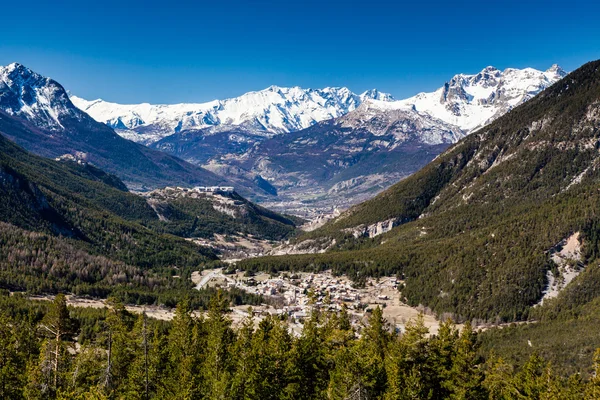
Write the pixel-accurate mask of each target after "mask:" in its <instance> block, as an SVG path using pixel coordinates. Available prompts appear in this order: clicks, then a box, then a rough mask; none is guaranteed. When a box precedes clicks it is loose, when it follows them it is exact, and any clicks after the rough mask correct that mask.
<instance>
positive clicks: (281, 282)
mask: <svg viewBox="0 0 600 400" xmlns="http://www.w3.org/2000/svg"><path fill="white" fill-rule="evenodd" d="M389 285H391V286H390V287H394V288H395V287H397V282H396V280H395V279H392V280H390V281H389ZM228 286H237V287H239V288H240V289H243V290H245V291H247V292H250V293H255V294H260V295H263V296H265V297H271V298H272V297H279V298H281V299H282V300H283V302H282V305H281V306H280V307H277V309H276V310H269V311H267V310H264V312H268V313H270V314H273V313H274V314H287V315H288V316H290V317H292V318H294V319H296V320H302V319H304V318H306V317H307V316H308V315H309V314H310V309H311V308H312V307H315V306H316V307H320V308H322V309H327V310H338V311H339V310H341V309H342V307H343V306H345V307H346V308H348V309H350V310H355V311H357V312H361V311H362V310H363V308H364V307H365V304H364V303H366V302H367V301H366V299H365V296H366V295H367V294H366V291H365V289H360V288H355V287H353V286H352V284H351V283H350V281H349V280H348V279H345V278H337V277H334V276H332V275H331V274H330V273H319V274H302V276H298V275H292V276H291V277H290V276H287V275H283V276H280V277H275V278H269V279H264V280H257V279H255V278H252V277H251V278H248V279H246V280H237V281H236V282H235V284H232V282H229V285H228ZM369 300H373V299H369ZM377 300H388V296H377Z"/></svg>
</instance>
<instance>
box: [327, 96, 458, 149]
mask: <svg viewBox="0 0 600 400" xmlns="http://www.w3.org/2000/svg"><path fill="white" fill-rule="evenodd" d="M335 123H336V124H337V125H339V126H340V127H341V128H345V129H349V130H361V131H366V132H369V133H371V134H372V135H373V136H375V137H383V136H385V137H388V138H390V139H391V141H390V142H388V143H387V144H388V145H387V146H386V147H389V146H391V148H393V147H395V146H398V145H399V144H402V143H404V142H406V141H407V140H414V141H418V142H420V143H423V144H428V145H437V144H443V143H448V144H450V143H456V142H457V141H458V140H460V139H462V138H463V137H464V136H465V132H464V131H463V130H462V129H460V128H459V127H458V126H456V125H452V124H449V123H447V122H445V121H442V120H441V119H438V118H435V117H433V116H431V115H429V114H427V113H425V112H419V111H417V110H416V109H415V107H414V106H411V105H400V104H397V102H385V101H379V100H366V101H365V102H363V103H362V104H361V105H360V106H359V107H358V108H357V109H356V110H354V111H352V112H349V113H348V114H346V115H344V116H343V117H340V118H338V119H337V120H336V121H335Z"/></svg>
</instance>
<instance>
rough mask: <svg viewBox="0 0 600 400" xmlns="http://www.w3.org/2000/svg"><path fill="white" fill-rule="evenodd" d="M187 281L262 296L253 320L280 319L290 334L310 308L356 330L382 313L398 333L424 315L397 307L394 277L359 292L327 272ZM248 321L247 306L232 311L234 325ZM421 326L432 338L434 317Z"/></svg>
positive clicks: (214, 273)
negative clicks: (340, 315) (345, 319)
mask: <svg viewBox="0 0 600 400" xmlns="http://www.w3.org/2000/svg"><path fill="white" fill-rule="evenodd" d="M192 281H193V282H194V284H195V285H196V289H202V288H204V287H209V286H210V287H220V288H222V289H224V290H227V289H230V288H237V289H241V290H244V291H246V292H248V293H253V294H257V295H261V296H263V298H264V299H265V303H264V304H261V305H260V306H253V307H252V312H253V315H254V316H256V318H257V319H261V318H262V317H263V316H265V315H267V314H272V315H285V316H286V318H287V319H288V321H289V323H290V329H291V330H292V332H294V333H299V332H300V331H301V330H302V326H303V323H304V320H305V319H306V318H308V317H309V316H310V313H311V311H312V310H313V309H314V308H318V309H321V310H329V311H341V310H342V308H345V309H346V310H347V312H348V315H349V316H350V320H351V322H352V324H353V325H354V326H355V327H356V328H357V329H358V330H360V328H361V326H362V324H363V323H364V322H365V321H366V318H367V316H368V314H369V312H370V311H372V310H373V308H375V307H381V308H382V309H383V315H384V317H385V318H386V319H387V321H388V322H389V323H390V324H391V326H392V327H394V328H396V329H397V330H400V331H403V330H404V328H405V326H406V324H407V323H408V322H409V321H411V320H412V321H414V320H415V318H416V317H417V316H418V315H419V314H420V313H421V311H423V310H419V309H417V308H414V307H410V306H408V305H406V304H404V303H403V302H402V301H401V293H400V291H399V290H398V285H401V284H402V282H401V281H399V280H398V279H397V278H396V277H382V278H379V279H374V278H369V279H367V280H366V283H365V285H364V287H359V286H357V285H356V284H355V283H353V282H352V281H351V280H350V279H349V278H348V277H346V276H334V275H333V274H332V273H331V272H330V271H324V272H318V273H306V272H298V273H295V272H282V273H279V274H277V275H270V274H267V273H258V274H256V275H254V274H252V273H247V272H244V271H235V272H234V271H232V270H224V269H221V268H218V269H210V270H204V271H197V272H194V273H193V274H192ZM247 316H248V306H235V307H233V313H232V319H233V320H234V322H238V321H241V320H242V319H243V318H245V317H247ZM424 322H425V325H426V326H427V327H428V328H429V329H430V332H431V333H435V332H437V328H438V324H439V323H438V321H437V320H436V319H435V318H434V317H433V316H431V315H424Z"/></svg>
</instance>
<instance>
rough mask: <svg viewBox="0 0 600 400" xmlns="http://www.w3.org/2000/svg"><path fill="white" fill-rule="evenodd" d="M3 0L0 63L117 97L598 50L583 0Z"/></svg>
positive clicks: (366, 80) (200, 96) (349, 79)
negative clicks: (18, 65) (20, 67)
mask: <svg viewBox="0 0 600 400" xmlns="http://www.w3.org/2000/svg"><path fill="white" fill-rule="evenodd" d="M522 3H526V4H522ZM1 9H2V22H1V23H0V64H2V65H5V64H8V63H10V62H13V61H17V62H20V63H23V64H25V65H27V66H29V67H30V68H33V69H34V70H36V71H38V72H40V73H42V74H44V75H48V76H51V77H53V78H55V79H56V80H58V81H59V82H61V83H62V84H63V85H64V86H65V87H66V88H67V89H69V90H71V92H73V93H75V94H77V95H79V96H82V97H85V98H88V99H94V98H99V97H100V98H103V99H105V100H110V101H116V102H126V103H127V102H143V101H147V102H152V103H176V102H184V101H185V102H192V101H208V100H212V99H215V98H225V97H231V96H237V95H239V94H242V93H244V92H247V91H250V90H259V89H263V88H265V87H268V86H270V85H272V84H275V85H279V86H292V85H298V86H302V87H313V88H316V87H325V86H348V87H349V88H350V89H352V90H353V91H355V92H362V91H363V90H366V89H369V88H374V87H375V88H378V89H380V90H382V91H386V92H390V93H392V94H393V95H394V96H396V97H397V98H403V97H407V96H410V95H413V94H415V93H417V92H419V91H424V90H432V89H434V88H437V87H439V86H441V84H442V83H443V82H444V81H446V80H448V79H449V78H450V77H451V76H452V75H454V74H455V73H459V72H465V73H475V72H478V71H479V70H481V69H482V68H484V67H485V66H487V65H494V66H496V67H498V68H501V69H502V68H506V67H517V68H520V67H526V66H531V67H534V68H538V69H546V68H548V67H549V66H550V65H551V64H553V63H558V64H560V65H561V66H563V68H565V69H567V70H572V69H574V68H576V67H578V66H579V65H581V64H583V63H585V62H586V61H589V60H592V59H598V58H600V22H599V21H598V16H600V5H598V2H596V1H592V0H589V1H580V0H571V1H564V0H563V1H560V2H559V1H554V0H548V1H538V0H531V1H528V0H522V1H512V0H504V1H425V0H422V1H419V0H416V1H410V2H409V1H401V0H400V1H391V0H387V1H381V0H364V1H353V0H348V1H344V2H342V1H326V0H321V1H313V0H307V1H294V0H280V1H274V0H272V1H264V0H246V1H227V0H213V1H210V2H207V1H202V0H200V1H189V2H182V1H176V0H171V1H166V2H165V1H154V0H146V1H126V0H120V1H113V0H103V1H93V2H92V1H89V2H88V1H81V0H77V1H72V0H64V1H63V0H61V1H36V0H30V1H23V0H20V1H19V0H15V1H6V2H3V5H2V8H1Z"/></svg>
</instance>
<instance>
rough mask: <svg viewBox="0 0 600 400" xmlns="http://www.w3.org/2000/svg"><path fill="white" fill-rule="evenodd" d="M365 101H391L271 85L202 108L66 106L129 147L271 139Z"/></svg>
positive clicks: (371, 93)
mask: <svg viewBox="0 0 600 400" xmlns="http://www.w3.org/2000/svg"><path fill="white" fill-rule="evenodd" d="M366 99H376V100H381V101H391V100H393V98H392V96H391V95H389V94H387V93H381V92H379V91H377V90H375V89H373V90H368V91H366V92H364V93H362V94H361V95H357V94H355V93H352V92H351V91H350V90H349V89H348V88H345V87H342V88H325V89H302V88H300V87H292V88H285V87H278V86H271V87H269V88H267V89H265V90H261V91H257V92H249V93H246V94H243V95H242V96H239V97H236V98H232V99H226V100H214V101H211V102H207V103H196V104H194V103H191V104H173V105H166V104H162V105H160V104H159V105H153V104H147V103H144V104H129V105H125V104H117V103H110V102H106V101H104V100H101V99H98V100H93V101H88V100H85V99H82V98H79V97H77V96H71V101H72V102H73V103H74V104H75V105H76V106H77V107H79V108H80V109H82V110H83V111H85V112H87V113H88V114H89V115H91V116H92V117H93V118H94V119H96V120H97V121H99V122H103V123H105V124H106V125H108V126H110V127H112V128H114V129H115V130H117V132H118V133H119V134H120V135H121V136H123V137H125V138H127V139H130V140H133V141H135V142H140V143H145V144H150V143H154V142H156V141H158V140H160V139H162V138H164V137H166V136H169V135H172V134H175V133H179V132H183V131H193V130H201V129H206V128H212V129H209V130H207V132H214V131H222V130H227V129H233V128H234V127H242V128H243V129H244V130H246V131H247V132H249V133H252V134H254V135H258V136H264V137H271V136H273V135H276V134H279V133H286V132H292V131H298V130H301V129H304V128H308V127H309V126H311V125H313V124H315V123H317V122H319V121H323V120H326V119H332V118H336V117H339V116H342V115H344V114H346V113H348V112H349V111H352V110H354V109H355V108H356V107H358V106H359V105H360V104H361V103H362V102H364V101H365V100H366Z"/></svg>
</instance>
